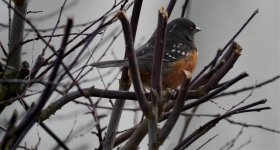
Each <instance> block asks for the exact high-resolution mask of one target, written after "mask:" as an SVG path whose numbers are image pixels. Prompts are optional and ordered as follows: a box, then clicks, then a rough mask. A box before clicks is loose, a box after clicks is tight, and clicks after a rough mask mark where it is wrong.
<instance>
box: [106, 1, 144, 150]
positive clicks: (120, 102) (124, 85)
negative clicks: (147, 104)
mask: <svg viewBox="0 0 280 150" xmlns="http://www.w3.org/2000/svg"><path fill="white" fill-rule="evenodd" d="M142 3H143V0H135V1H134V6H133V10H132V17H131V24H130V27H131V32H132V39H133V41H132V42H133V44H134V39H135V36H136V31H137V26H138V21H139V16H140V12H141V8H142ZM127 51H128V50H127V49H126V50H125V56H124V58H126V57H127ZM119 82H120V86H119V89H120V90H125V91H127V90H129V88H130V80H129V76H128V68H127V67H124V68H122V75H121V79H120V81H119ZM124 104H125V99H117V100H116V102H115V104H114V107H113V110H112V114H111V117H110V121H109V125H108V130H107V134H106V136H105V139H104V141H103V143H102V144H103V149H104V150H109V149H112V148H113V145H114V140H115V137H116V131H117V129H118V126H119V122H120V118H121V115H122V110H123V107H124Z"/></svg>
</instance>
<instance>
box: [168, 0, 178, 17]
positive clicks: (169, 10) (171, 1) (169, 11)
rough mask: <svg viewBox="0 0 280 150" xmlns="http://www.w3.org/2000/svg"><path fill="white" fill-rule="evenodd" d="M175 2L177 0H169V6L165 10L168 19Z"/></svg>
mask: <svg viewBox="0 0 280 150" xmlns="http://www.w3.org/2000/svg"><path fill="white" fill-rule="evenodd" d="M176 2H177V0H170V2H169V4H168V6H167V9H166V11H167V15H168V17H170V15H171V13H172V10H173V8H174V6H175V4H176Z"/></svg>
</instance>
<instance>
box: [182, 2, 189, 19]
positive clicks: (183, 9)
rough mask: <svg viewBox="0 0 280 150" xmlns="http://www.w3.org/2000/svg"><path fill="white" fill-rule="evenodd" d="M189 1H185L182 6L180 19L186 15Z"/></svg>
mask: <svg viewBox="0 0 280 150" xmlns="http://www.w3.org/2000/svg"><path fill="white" fill-rule="evenodd" d="M188 4H189V0H185V3H184V5H183V6H182V12H181V17H182V18H183V17H184V16H185V14H186V10H187V8H188Z"/></svg>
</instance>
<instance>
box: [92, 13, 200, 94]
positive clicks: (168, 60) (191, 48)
mask: <svg viewBox="0 0 280 150" xmlns="http://www.w3.org/2000/svg"><path fill="white" fill-rule="evenodd" d="M198 31H200V28H198V27H196V25H195V24H194V23H193V22H192V21H191V20H188V19H185V18H178V19H175V20H173V21H171V22H170V23H168V25H167V32H166V42H165V49H164V57H163V70H162V87H163V89H166V88H171V89H175V88H177V87H178V86H179V85H180V84H181V82H182V80H183V79H184V72H183V70H186V71H188V72H190V73H192V72H193V71H194V69H195V66H196V63H197V55H198V52H197V48H196V46H195V43H194V35H195V33H196V32H198ZM155 38H156V35H155V34H153V36H152V37H151V38H150V39H149V40H148V41H147V42H146V43H145V44H143V45H142V46H140V47H139V48H138V49H137V50H136V57H137V62H138V66H139V71H140V76H141V80H142V83H143V85H144V86H146V87H150V85H151V70H152V59H153V54H154V49H155V40H156V39H155ZM91 66H94V67H98V68H108V67H121V66H128V60H113V61H105V62H98V63H93V64H91Z"/></svg>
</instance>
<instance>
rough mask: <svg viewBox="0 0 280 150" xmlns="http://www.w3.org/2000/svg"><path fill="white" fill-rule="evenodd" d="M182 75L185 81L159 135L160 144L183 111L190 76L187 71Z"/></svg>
mask: <svg viewBox="0 0 280 150" xmlns="http://www.w3.org/2000/svg"><path fill="white" fill-rule="evenodd" d="M184 73H185V79H184V81H183V83H182V85H181V88H180V91H179V94H178V97H177V99H176V100H175V104H174V108H173V110H172V112H171V114H170V116H169V117H168V120H167V121H166V123H165V124H164V126H163V127H162V130H161V131H160V133H159V142H160V143H163V142H164V141H165V140H166V138H167V136H168V135H169V133H170V132H171V130H172V129H173V127H174V126H175V123H176V122H177V120H178V118H179V116H180V114H181V111H182V110H183V107H184V103H185V100H186V99H187V95H188V89H189V84H190V80H191V74H190V73H188V72H187V71H184Z"/></svg>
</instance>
